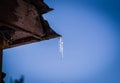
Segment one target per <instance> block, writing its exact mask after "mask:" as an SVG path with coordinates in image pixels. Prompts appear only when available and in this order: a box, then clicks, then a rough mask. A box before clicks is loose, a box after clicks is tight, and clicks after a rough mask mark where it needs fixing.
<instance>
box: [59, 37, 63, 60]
mask: <svg viewBox="0 0 120 83" xmlns="http://www.w3.org/2000/svg"><path fill="white" fill-rule="evenodd" d="M59 51H60V53H61V56H62V59H63V40H62V37H59Z"/></svg>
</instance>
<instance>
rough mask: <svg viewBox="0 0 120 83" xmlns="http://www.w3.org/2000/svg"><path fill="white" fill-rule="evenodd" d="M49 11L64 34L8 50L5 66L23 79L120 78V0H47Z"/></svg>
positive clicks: (94, 81)
mask: <svg viewBox="0 0 120 83" xmlns="http://www.w3.org/2000/svg"><path fill="white" fill-rule="evenodd" d="M45 2H46V3H47V4H48V5H49V6H50V7H52V8H54V9H55V10H54V11H52V12H49V13H47V14H45V15H44V17H45V18H46V19H47V20H48V21H49V24H50V26H51V27H52V28H53V29H54V30H55V31H56V32H57V33H59V34H61V35H62V36H63V41H64V58H63V60H62V59H61V54H60V53H59V44H58V42H59V40H58V38H55V39H51V40H47V41H42V42H37V43H33V44H28V45H24V46H20V47H16V48H11V49H7V50H4V57H3V71H4V72H6V73H7V76H6V78H5V83H10V78H11V77H12V79H19V78H20V77H21V75H24V78H25V82H24V83H61V82H62V81H63V83H120V6H119V0H45Z"/></svg>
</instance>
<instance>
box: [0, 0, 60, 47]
mask: <svg viewBox="0 0 120 83" xmlns="http://www.w3.org/2000/svg"><path fill="white" fill-rule="evenodd" d="M51 10H53V9H52V8H49V6H48V5H47V4H45V3H44V1H43V0H1V1H0V12H1V13H0V31H2V30H3V27H9V28H10V29H13V30H15V33H14V35H13V36H12V43H10V46H9V47H5V48H10V47H14V46H19V45H24V44H28V43H32V42H37V41H42V40H48V39H51V38H55V37H59V36H60V35H59V34H57V33H56V32H55V31H54V30H53V29H52V28H51V27H50V26H49V23H48V22H47V20H45V19H44V18H43V16H42V14H45V13H47V12H49V11H51ZM5 29H6V30H7V28H5Z"/></svg>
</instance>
